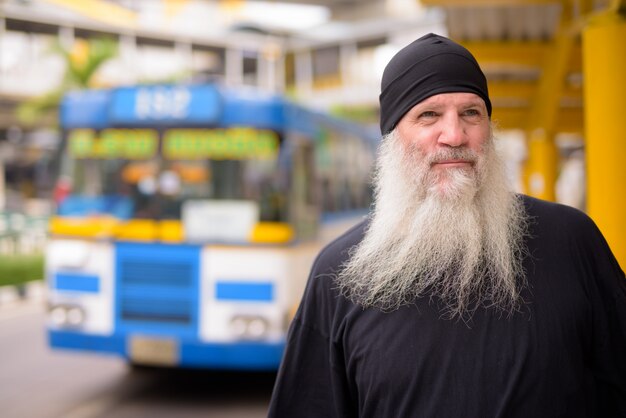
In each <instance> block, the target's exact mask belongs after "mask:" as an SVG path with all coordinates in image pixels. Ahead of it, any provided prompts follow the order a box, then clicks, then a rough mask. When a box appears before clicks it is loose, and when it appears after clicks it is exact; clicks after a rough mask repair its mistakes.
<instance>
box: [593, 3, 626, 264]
mask: <svg viewBox="0 0 626 418" xmlns="http://www.w3.org/2000/svg"><path fill="white" fill-rule="evenodd" d="M583 71H584V73H583V74H584V98H585V139H586V146H585V147H586V158H587V209H588V212H589V215H590V216H591V217H592V218H593V219H594V221H595V222H596V223H597V225H598V227H599V228H600V230H601V231H602V233H603V234H604V236H605V237H606V239H607V241H608V243H609V245H610V246H611V249H612V250H613V253H614V254H615V256H616V257H617V260H618V262H619V263H620V265H621V266H622V268H626V99H625V98H626V19H625V18H624V16H623V15H622V16H620V14H619V13H617V12H614V13H607V14H605V15H602V16H597V17H595V18H593V19H591V20H590V22H589V23H588V25H587V27H586V28H585V29H584V31H583Z"/></svg>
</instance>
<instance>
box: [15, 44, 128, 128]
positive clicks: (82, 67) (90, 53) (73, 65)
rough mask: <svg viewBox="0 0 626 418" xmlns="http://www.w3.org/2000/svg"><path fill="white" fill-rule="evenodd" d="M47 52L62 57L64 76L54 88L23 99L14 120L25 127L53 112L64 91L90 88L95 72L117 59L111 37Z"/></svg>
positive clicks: (115, 48) (55, 46) (53, 48)
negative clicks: (39, 94)
mask: <svg viewBox="0 0 626 418" xmlns="http://www.w3.org/2000/svg"><path fill="white" fill-rule="evenodd" d="M51 52H53V53H55V54H58V55H60V56H62V57H63V59H64V61H65V74H64V76H63V79H62V81H61V83H60V85H59V86H58V87H57V88H56V89H54V90H52V91H50V92H48V93H46V94H43V95H41V96H39V97H35V98H33V99H30V100H27V101H25V102H24V103H22V104H21V105H20V106H19V107H18V108H17V117H18V119H19V120H20V121H21V122H22V123H23V124H25V125H28V126H30V125H33V124H34V123H36V122H37V121H39V120H41V119H42V118H44V117H45V116H46V115H47V114H49V113H51V112H53V111H54V110H56V109H57V108H58V106H59V103H60V102H61V99H62V98H63V95H64V94H65V93H66V92H67V91H70V90H76V89H85V88H89V87H93V86H92V84H93V81H94V79H95V75H96V73H97V72H98V70H99V69H100V68H101V67H102V65H103V64H104V63H105V62H107V61H108V60H110V59H112V58H114V57H115V56H117V53H118V46H117V42H116V41H115V40H113V39H111V38H94V39H90V40H88V41H78V42H76V44H75V45H74V48H73V49H72V50H71V51H70V50H67V49H65V48H64V47H63V46H62V45H61V44H60V43H59V42H55V43H54V44H53V46H52V49H51Z"/></svg>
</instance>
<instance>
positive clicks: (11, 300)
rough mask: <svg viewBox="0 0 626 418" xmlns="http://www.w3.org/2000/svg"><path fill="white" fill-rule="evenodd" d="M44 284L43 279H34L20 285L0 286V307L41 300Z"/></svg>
mask: <svg viewBox="0 0 626 418" xmlns="http://www.w3.org/2000/svg"><path fill="white" fill-rule="evenodd" d="M45 293H46V285H45V283H44V281H43V280H35V281H32V282H28V283H25V284H23V285H21V286H0V309H4V308H7V307H10V306H12V305H15V304H19V303H21V302H26V301H43V300H44V299H45Z"/></svg>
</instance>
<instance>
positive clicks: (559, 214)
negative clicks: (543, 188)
mask: <svg viewBox="0 0 626 418" xmlns="http://www.w3.org/2000/svg"><path fill="white" fill-rule="evenodd" d="M519 196H520V198H521V200H522V202H523V204H524V208H525V209H526V213H527V214H528V216H529V217H530V220H531V222H540V223H546V222H548V223H550V224H553V225H555V226H556V225H562V224H564V223H567V224H569V225H571V223H572V222H575V223H577V224H580V225H585V224H587V225H593V221H592V220H591V218H590V217H589V216H588V215H587V214H586V213H585V212H583V211H581V210H580V209H576V208H574V207H572V206H567V205H564V204H561V203H555V202H549V201H547V200H542V199H537V198H535V197H531V196H527V195H519Z"/></svg>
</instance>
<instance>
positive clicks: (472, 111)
mask: <svg viewBox="0 0 626 418" xmlns="http://www.w3.org/2000/svg"><path fill="white" fill-rule="evenodd" d="M463 114H464V115H465V116H480V111H479V110H478V109H467V110H466V111H465V112H463Z"/></svg>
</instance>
